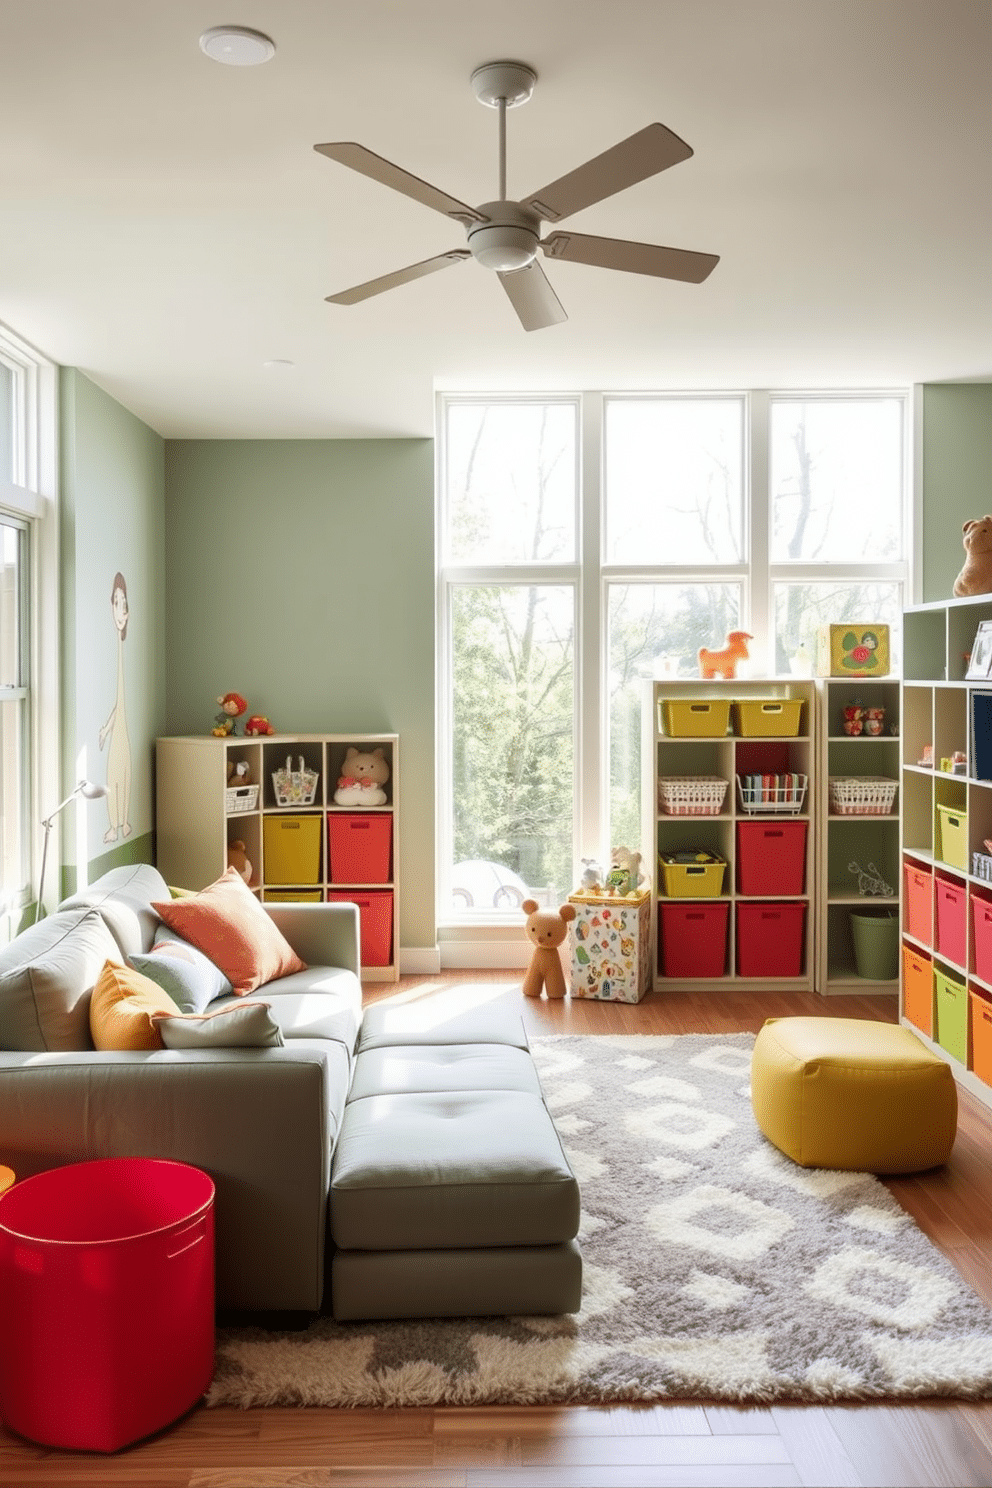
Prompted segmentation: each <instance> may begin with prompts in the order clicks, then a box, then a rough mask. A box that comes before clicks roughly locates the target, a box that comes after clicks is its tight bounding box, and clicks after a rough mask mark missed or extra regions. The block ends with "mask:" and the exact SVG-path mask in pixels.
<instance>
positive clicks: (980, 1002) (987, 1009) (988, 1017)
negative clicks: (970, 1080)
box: [968, 987, 992, 1085]
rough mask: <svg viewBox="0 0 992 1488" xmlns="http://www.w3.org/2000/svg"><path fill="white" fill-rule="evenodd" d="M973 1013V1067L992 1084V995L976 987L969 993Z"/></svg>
mask: <svg viewBox="0 0 992 1488" xmlns="http://www.w3.org/2000/svg"><path fill="white" fill-rule="evenodd" d="M968 1002H969V1011H970V1015H971V1067H972V1069H973V1070H974V1072H975V1074H976V1075H977V1076H978V1078H979V1079H980V1080H984V1081H985V1083H986V1085H992V997H990V996H989V994H988V993H987V992H979V991H977V990H976V989H975V988H974V987H972V988H971V989H970V992H969V995H968Z"/></svg>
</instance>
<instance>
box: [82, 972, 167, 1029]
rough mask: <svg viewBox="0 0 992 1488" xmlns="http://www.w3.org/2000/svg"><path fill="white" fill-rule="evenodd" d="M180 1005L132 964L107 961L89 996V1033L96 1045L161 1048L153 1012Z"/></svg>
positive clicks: (160, 1011)
mask: <svg viewBox="0 0 992 1488" xmlns="http://www.w3.org/2000/svg"><path fill="white" fill-rule="evenodd" d="M178 1012H179V1009H178V1008H177V1007H176V1004H175V1003H174V1002H173V1001H172V998H171V997H168V996H167V995H166V993H165V992H163V991H162V988H161V987H160V986H159V985H158V983H157V982H153V981H150V980H149V978H148V977H146V976H142V975H141V973H140V972H139V971H135V970H134V968H133V967H131V966H122V965H121V964H120V962H119V961H105V962H104V964H103V967H102V969H101V971H100V975H99V976H98V977H97V979H96V985H95V986H94V988H93V995H92V996H91V998H90V1034H91V1035H92V1038H93V1044H94V1047H95V1048H97V1049H102V1050H108V1049H114V1050H122V1049H161V1047H162V1035H161V1034H160V1033H159V1031H158V1029H157V1028H156V1027H155V1024H154V1023H153V1022H152V1014H153V1013H178Z"/></svg>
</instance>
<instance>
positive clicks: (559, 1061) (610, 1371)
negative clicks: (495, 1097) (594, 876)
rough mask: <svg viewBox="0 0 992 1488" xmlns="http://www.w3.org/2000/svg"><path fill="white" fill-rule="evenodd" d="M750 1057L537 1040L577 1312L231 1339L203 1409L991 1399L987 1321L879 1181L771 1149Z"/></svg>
mask: <svg viewBox="0 0 992 1488" xmlns="http://www.w3.org/2000/svg"><path fill="white" fill-rule="evenodd" d="M753 1043H754V1039H753V1038H752V1036H751V1035H750V1034H731V1035H729V1036H723V1035H701V1034H700V1035H679V1036H672V1037H668V1036H665V1035H637V1034H634V1035H617V1036H603V1037H601V1036H598V1035H585V1036H583V1035H568V1036H561V1037H550V1038H538V1039H534V1040H533V1053H534V1057H535V1060H536V1062H537V1065H538V1069H539V1071H540V1076H541V1082H542V1084H543V1086H544V1090H545V1095H546V1097H547V1100H548V1104H549V1106H550V1108H551V1110H552V1112H553V1114H554V1117H555V1122H556V1124H557V1127H558V1130H559V1132H560V1134H561V1138H562V1141H563V1143H564V1145H565V1148H566V1151H567V1153H568V1157H569V1160H570V1162H571V1163H572V1166H573V1169H574V1171H575V1174H576V1177H577V1178H578V1180H579V1184H580V1187H581V1190H582V1210H583V1219H582V1228H581V1231H580V1235H579V1240H580V1244H581V1247H582V1254H583V1262H584V1267H583V1269H584V1296H583V1303H582V1309H581V1311H580V1312H579V1313H577V1314H574V1315H569V1316H565V1317H515V1318H466V1319H454V1320H450V1319H439V1320H434V1321H426V1322H424V1321H416V1322H373V1323H368V1324H363V1323H343V1324H342V1323H335V1322H333V1321H332V1320H331V1319H328V1318H319V1319H318V1320H316V1321H315V1322H313V1323H312V1324H311V1325H310V1326H309V1327H308V1328H307V1329H305V1330H304V1331H302V1332H284V1333H267V1332H264V1331H262V1330H261V1329H259V1328H231V1329H224V1330H220V1331H219V1333H218V1352H217V1369H216V1376H215V1379H214V1381H213V1384H212V1386H211V1388H210V1392H209V1394H208V1396H207V1404H208V1405H237V1406H246V1407H247V1406H260V1405H322V1406H369V1405H378V1406H411V1405H415V1406H424V1405H466V1404H471V1405H482V1404H553V1403H571V1404H595V1403H603V1402H611V1401H635V1400H640V1401H662V1400H665V1399H679V1400H684V1399H689V1398H699V1399H706V1400H709V1401H733V1402H743V1401H753V1402H768V1401H800V1402H817V1401H820V1402H822V1401H837V1400H882V1399H884V1400H897V1399H908V1398H914V1397H920V1396H928V1395H950V1396H956V1397H971V1398H988V1397H992V1312H990V1310H989V1309H988V1308H987V1307H986V1306H985V1305H984V1304H983V1303H982V1302H981V1300H980V1299H979V1298H978V1297H977V1296H976V1295H975V1294H974V1292H972V1291H971V1289H970V1288H969V1287H968V1286H967V1285H966V1284H965V1283H964V1282H963V1281H962V1280H961V1278H960V1277H959V1276H958V1274H957V1272H956V1271H955V1270H954V1268H953V1267H952V1266H951V1265H950V1263H949V1262H948V1261H946V1260H945V1259H944V1257H943V1256H942V1255H941V1254H940V1252H939V1251H938V1250H937V1249H936V1248H935V1247H934V1246H933V1245H932V1244H931V1243H930V1241H929V1240H928V1239H927V1238H926V1237H925V1236H924V1235H923V1234H922V1232H921V1231H920V1230H919V1229H918V1228H917V1226H916V1225H915V1224H914V1222H913V1221H912V1219H910V1217H909V1216H908V1215H907V1214H905V1213H904V1212H903V1210H902V1209H901V1208H900V1207H899V1205H898V1204H897V1203H896V1202H895V1200H894V1199H893V1198H892V1197H891V1196H890V1194H889V1193H888V1191H887V1190H886V1189H885V1188H884V1186H883V1185H882V1184H881V1183H880V1182H879V1181H878V1179H877V1178H875V1177H873V1176H871V1175H868V1174H863V1173H847V1172H843V1173H842V1172H830V1171H827V1170H825V1169H817V1170H811V1169H805V1168H800V1167H797V1166H796V1165H795V1164H793V1163H792V1162H791V1161H790V1160H789V1159H788V1158H786V1157H784V1156H783V1155H782V1154H781V1153H779V1152H778V1151H777V1150H776V1149H775V1148H774V1147H773V1146H772V1145H771V1144H770V1143H769V1142H768V1141H766V1139H765V1138H764V1137H763V1136H762V1135H761V1133H760V1132H759V1131H758V1128H757V1126H756V1125H755V1122H754V1117H753V1115H752V1112H751V1103H750V1094H749V1083H748V1079H749V1070H750V1060H751V1049H752V1046H753Z"/></svg>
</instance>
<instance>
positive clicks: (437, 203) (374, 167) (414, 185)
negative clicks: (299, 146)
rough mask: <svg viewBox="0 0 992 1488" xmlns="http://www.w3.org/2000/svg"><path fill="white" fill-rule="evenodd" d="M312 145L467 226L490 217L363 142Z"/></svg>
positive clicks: (365, 174) (333, 158)
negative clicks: (385, 157) (396, 163)
mask: <svg viewBox="0 0 992 1488" xmlns="http://www.w3.org/2000/svg"><path fill="white" fill-rule="evenodd" d="M314 149H315V150H316V151H317V153H318V154H319V155H326V156H327V157H328V159H329V160H336V161H338V163H339V164H340V165H347V166H349V167H350V168H351V170H354V171H358V172H359V174H360V175H363V176H369V177H370V178H371V179H372V180H373V181H378V182H380V184H381V185H383V186H391V187H392V189H393V190H394V191H401V192H402V193H403V195H404V196H411V197H413V200H414V201H418V202H422V203H423V205H424V206H425V207H433V208H434V211H435V212H443V213H444V215H445V216H446V217H453V218H454V220H455V221H456V222H461V223H463V224H464V225H465V226H466V227H467V226H468V224H469V223H470V222H488V221H489V219H488V217H485V216H483V214H482V213H481V212H477V211H476V210H475V208H474V207H467V206H466V205H465V203H464V202H460V201H459V200H458V198H457V197H454V196H449V195H448V193H447V192H446V191H441V190H440V189H439V188H438V187H437V186H431V185H430V184H429V183H428V182H427V181H422V180H421V179H420V177H419V176H411V175H410V172H409V171H405V170H401V169H400V167H399V166H398V165H394V164H393V162H392V161H391V160H384V159H383V157H382V156H381V155H376V154H375V153H374V152H373V151H372V150H366V148H365V146H364V145H356V144H354V143H353V142H352V141H351V140H338V141H334V142H332V143H331V144H329V145H314Z"/></svg>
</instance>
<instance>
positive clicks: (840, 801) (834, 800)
mask: <svg viewBox="0 0 992 1488" xmlns="http://www.w3.org/2000/svg"><path fill="white" fill-rule="evenodd" d="M898 784H899V782H898V780H887V779H885V778H884V777H883V776H875V775H831V777H830V780H829V789H830V810H831V811H832V812H833V813H834V815H835V816H888V814H889V812H890V811H891V810H892V803H893V801H894V800H895V798H896V789H897V787H898Z"/></svg>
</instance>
